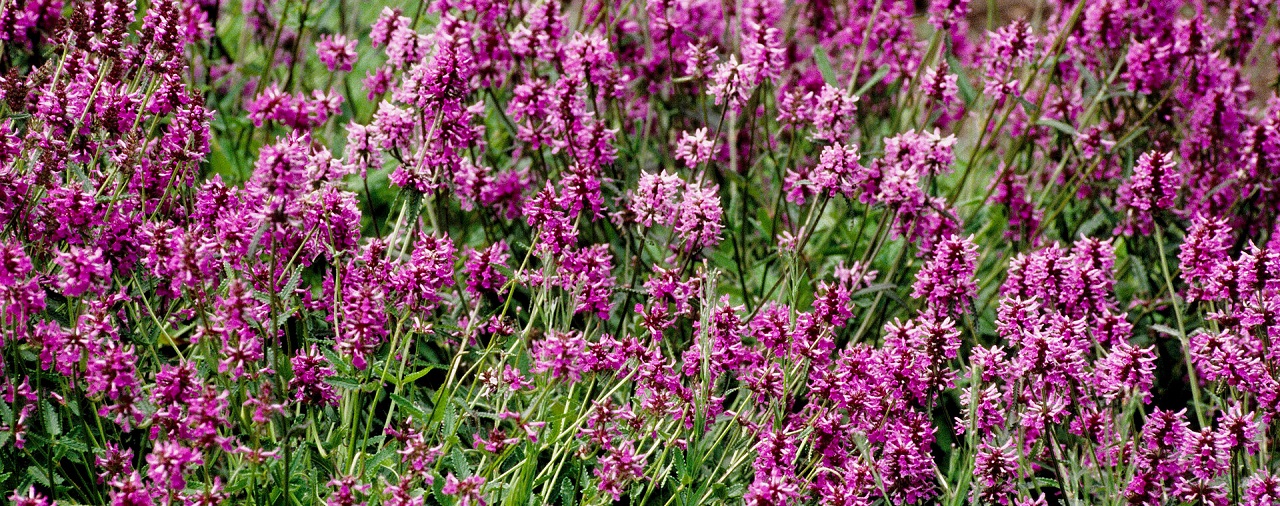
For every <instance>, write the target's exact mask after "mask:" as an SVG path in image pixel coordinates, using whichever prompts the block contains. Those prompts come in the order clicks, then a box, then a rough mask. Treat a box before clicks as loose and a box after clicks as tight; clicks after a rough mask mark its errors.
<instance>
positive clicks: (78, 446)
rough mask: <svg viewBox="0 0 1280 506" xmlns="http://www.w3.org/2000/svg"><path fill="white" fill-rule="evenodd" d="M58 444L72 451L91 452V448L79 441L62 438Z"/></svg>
mask: <svg viewBox="0 0 1280 506" xmlns="http://www.w3.org/2000/svg"><path fill="white" fill-rule="evenodd" d="M58 444H59V445H62V446H65V447H67V448H68V449H70V450H71V451H76V452H80V453H84V452H87V451H89V447H88V446H87V445H85V444H84V442H82V441H80V440H79V439H71V438H62V439H59V440H58Z"/></svg>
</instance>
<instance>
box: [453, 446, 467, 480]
mask: <svg viewBox="0 0 1280 506" xmlns="http://www.w3.org/2000/svg"><path fill="white" fill-rule="evenodd" d="M449 463H450V464H453V470H454V471H456V472H457V473H458V475H459V477H461V478H470V477H471V464H470V463H468V462H467V456H466V455H463V454H462V450H459V449H458V448H457V447H455V448H454V449H453V452H451V453H449Z"/></svg>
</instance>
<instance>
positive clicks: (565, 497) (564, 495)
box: [560, 476, 578, 506]
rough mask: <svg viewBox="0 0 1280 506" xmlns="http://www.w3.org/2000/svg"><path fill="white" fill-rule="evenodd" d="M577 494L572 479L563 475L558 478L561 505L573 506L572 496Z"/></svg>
mask: <svg viewBox="0 0 1280 506" xmlns="http://www.w3.org/2000/svg"><path fill="white" fill-rule="evenodd" d="M577 494H578V492H577V489H576V488H574V486H573V480H571V479H569V477H568V476H565V477H563V478H561V479H560V499H561V501H560V504H562V505H563V506H573V498H574V496H576V495H577Z"/></svg>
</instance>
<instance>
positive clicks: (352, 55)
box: [316, 34, 359, 72]
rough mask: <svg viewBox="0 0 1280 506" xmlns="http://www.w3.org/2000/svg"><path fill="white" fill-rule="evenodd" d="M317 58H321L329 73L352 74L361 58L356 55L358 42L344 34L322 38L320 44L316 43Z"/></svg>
mask: <svg viewBox="0 0 1280 506" xmlns="http://www.w3.org/2000/svg"><path fill="white" fill-rule="evenodd" d="M316 56H319V57H320V61H321V62H322V63H324V66H325V67H327V68H328V69H329V72H333V71H334V70H341V71H342V72H350V71H351V67H352V66H354V65H355V63H356V59H357V58H358V57H359V55H357V54H356V41H354V40H350V39H348V38H347V37H346V36H344V35H342V34H335V35H323V36H321V37H320V42H317V43H316Z"/></svg>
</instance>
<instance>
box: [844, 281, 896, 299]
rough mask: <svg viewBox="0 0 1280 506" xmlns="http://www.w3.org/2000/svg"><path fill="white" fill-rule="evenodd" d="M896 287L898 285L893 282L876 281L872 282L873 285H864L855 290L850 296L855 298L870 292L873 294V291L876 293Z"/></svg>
mask: <svg viewBox="0 0 1280 506" xmlns="http://www.w3.org/2000/svg"><path fill="white" fill-rule="evenodd" d="M897 287H898V285H895V284H893V283H876V284H873V285H871V286H868V287H866V288H863V289H861V290H858V291H856V292H853V295H851V296H850V297H852V298H855V299H856V298H858V297H861V296H863V295H870V294H873V293H876V292H883V291H885V290H892V289H894V288H897Z"/></svg>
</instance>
